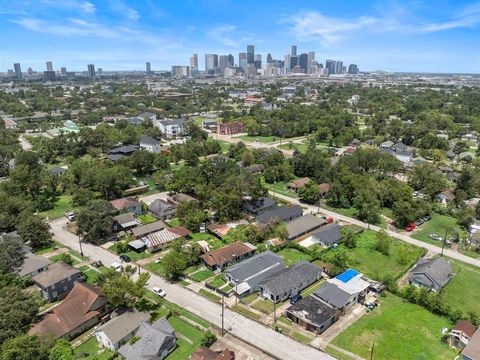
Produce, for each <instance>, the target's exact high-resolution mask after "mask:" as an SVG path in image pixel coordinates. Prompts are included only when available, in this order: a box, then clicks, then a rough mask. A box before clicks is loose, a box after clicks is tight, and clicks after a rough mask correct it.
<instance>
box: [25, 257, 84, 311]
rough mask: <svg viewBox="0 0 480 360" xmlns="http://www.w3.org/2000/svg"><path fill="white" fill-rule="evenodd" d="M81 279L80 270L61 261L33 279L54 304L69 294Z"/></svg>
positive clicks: (43, 294) (44, 295)
mask: <svg viewBox="0 0 480 360" xmlns="http://www.w3.org/2000/svg"><path fill="white" fill-rule="evenodd" d="M81 277H82V273H81V272H80V270H78V269H75V268H74V267H72V266H70V265H68V264H66V263H64V262H63V261H59V262H56V263H53V264H52V265H50V266H49V267H48V269H47V270H46V271H42V272H40V273H38V274H37V275H35V276H34V277H33V278H32V279H33V281H34V282H35V284H36V285H37V286H38V287H39V288H40V292H41V294H42V296H43V297H44V298H45V299H47V300H48V301H50V302H52V301H55V300H57V299H59V298H63V296H65V295H66V294H68V293H69V292H70V290H72V289H73V287H74V285H75V283H76V282H78V281H80V279H81Z"/></svg>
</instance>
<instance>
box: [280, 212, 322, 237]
mask: <svg viewBox="0 0 480 360" xmlns="http://www.w3.org/2000/svg"><path fill="white" fill-rule="evenodd" d="M326 223H327V221H326V220H325V219H323V218H320V217H318V216H315V215H312V214H306V215H303V216H300V217H298V218H296V219H294V220H292V221H289V222H288V223H287V232H288V235H287V240H289V241H292V240H295V239H298V238H300V237H302V236H305V235H307V234H308V233H311V232H312V231H315V230H317V229H319V228H320V227H322V226H323V225H325V224H326Z"/></svg>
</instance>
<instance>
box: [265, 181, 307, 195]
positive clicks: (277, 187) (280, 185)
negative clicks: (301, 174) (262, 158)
mask: <svg viewBox="0 0 480 360" xmlns="http://www.w3.org/2000/svg"><path fill="white" fill-rule="evenodd" d="M260 181H261V183H262V186H264V187H265V188H266V189H267V190H268V191H275V192H277V193H279V194H281V195H285V196H289V197H293V198H296V197H298V195H297V193H296V192H294V191H291V190H288V189H287V182H283V181H279V182H276V183H275V184H269V183H267V182H265V180H264V178H263V177H262V178H261V179H260Z"/></svg>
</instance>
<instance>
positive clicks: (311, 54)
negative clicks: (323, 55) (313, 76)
mask: <svg viewBox="0 0 480 360" xmlns="http://www.w3.org/2000/svg"><path fill="white" fill-rule="evenodd" d="M314 61H315V51H309V52H308V64H307V70H310V66H311V65H312V63H313V62H314ZM307 72H310V71H307Z"/></svg>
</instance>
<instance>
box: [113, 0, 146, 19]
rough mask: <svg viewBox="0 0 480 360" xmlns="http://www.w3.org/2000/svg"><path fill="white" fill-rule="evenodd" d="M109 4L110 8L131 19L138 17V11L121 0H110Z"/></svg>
mask: <svg viewBox="0 0 480 360" xmlns="http://www.w3.org/2000/svg"><path fill="white" fill-rule="evenodd" d="M109 4H110V7H111V8H112V10H114V11H115V12H117V13H119V14H121V15H124V16H126V17H127V18H128V19H129V20H131V21H137V20H138V19H140V13H139V12H138V11H137V10H135V9H134V8H131V7H130V6H128V5H127V4H126V3H125V2H123V1H121V0H110V1H109Z"/></svg>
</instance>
